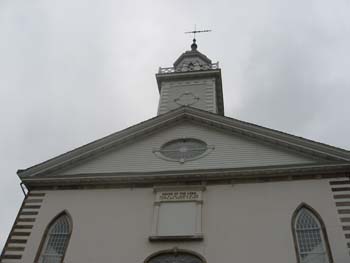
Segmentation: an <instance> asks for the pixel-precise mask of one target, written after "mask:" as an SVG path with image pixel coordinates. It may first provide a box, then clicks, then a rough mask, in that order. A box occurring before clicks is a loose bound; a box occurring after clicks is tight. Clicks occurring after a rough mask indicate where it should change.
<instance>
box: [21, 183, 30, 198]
mask: <svg viewBox="0 0 350 263" xmlns="http://www.w3.org/2000/svg"><path fill="white" fill-rule="evenodd" d="M19 185H20V187H21V189H22V192H23V194H24V197H27V194H28V190H27V188H26V187H25V185H24V183H23V182H21V183H20V184H19Z"/></svg>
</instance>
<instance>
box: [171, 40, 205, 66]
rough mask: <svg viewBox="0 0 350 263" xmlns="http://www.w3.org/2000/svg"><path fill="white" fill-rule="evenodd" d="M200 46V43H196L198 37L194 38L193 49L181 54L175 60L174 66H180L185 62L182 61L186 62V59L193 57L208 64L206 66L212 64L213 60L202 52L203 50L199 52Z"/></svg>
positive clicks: (192, 58)
mask: <svg viewBox="0 0 350 263" xmlns="http://www.w3.org/2000/svg"><path fill="white" fill-rule="evenodd" d="M197 48H198V45H197V43H196V39H195V38H194V39H193V43H192V45H191V50H188V51H186V52H184V53H182V54H181V56H180V57H179V58H178V59H177V60H176V61H175V62H174V64H173V65H174V68H175V69H176V68H179V66H180V65H181V64H183V63H182V62H184V60H187V59H191V60H196V58H197V60H198V59H199V60H198V61H201V62H202V64H206V66H209V65H211V64H212V62H211V60H210V59H209V58H208V57H207V56H206V55H204V54H202V53H201V52H199V51H198V50H197Z"/></svg>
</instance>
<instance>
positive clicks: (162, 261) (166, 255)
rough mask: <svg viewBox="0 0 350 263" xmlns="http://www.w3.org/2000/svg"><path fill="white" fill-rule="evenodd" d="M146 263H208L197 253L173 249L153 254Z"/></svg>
mask: <svg viewBox="0 0 350 263" xmlns="http://www.w3.org/2000/svg"><path fill="white" fill-rule="evenodd" d="M145 263H206V261H205V260H204V258H203V257H202V256H200V255H199V254H197V253H195V252H192V251H188V250H183V249H178V248H173V249H171V250H164V251H160V252H157V253H154V254H152V255H151V256H149V257H148V258H147V259H146V260H145Z"/></svg>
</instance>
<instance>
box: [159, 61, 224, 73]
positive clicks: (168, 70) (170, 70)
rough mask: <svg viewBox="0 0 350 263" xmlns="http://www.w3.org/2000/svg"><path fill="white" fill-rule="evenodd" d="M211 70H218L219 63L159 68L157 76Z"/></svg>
mask: <svg viewBox="0 0 350 263" xmlns="http://www.w3.org/2000/svg"><path fill="white" fill-rule="evenodd" d="M213 69H219V62H216V63H211V64H203V65H200V64H191V65H186V64H184V65H182V66H181V67H177V68H174V67H168V68H162V67H159V70H158V73H159V74H169V73H181V72H188V71H201V70H213Z"/></svg>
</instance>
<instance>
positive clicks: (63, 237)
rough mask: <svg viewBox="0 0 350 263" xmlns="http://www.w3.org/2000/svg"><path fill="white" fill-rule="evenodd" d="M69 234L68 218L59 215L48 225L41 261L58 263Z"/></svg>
mask: <svg viewBox="0 0 350 263" xmlns="http://www.w3.org/2000/svg"><path fill="white" fill-rule="evenodd" d="M69 234H70V224H69V219H68V217H67V216H66V215H62V216H60V217H59V218H58V219H57V220H56V221H55V222H54V224H53V225H52V226H51V227H50V229H49V231H48V234H47V236H46V241H45V246H44V249H43V251H42V255H41V258H40V262H41V263H60V262H62V257H63V255H64V252H65V249H66V247H67V243H68V239H69Z"/></svg>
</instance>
